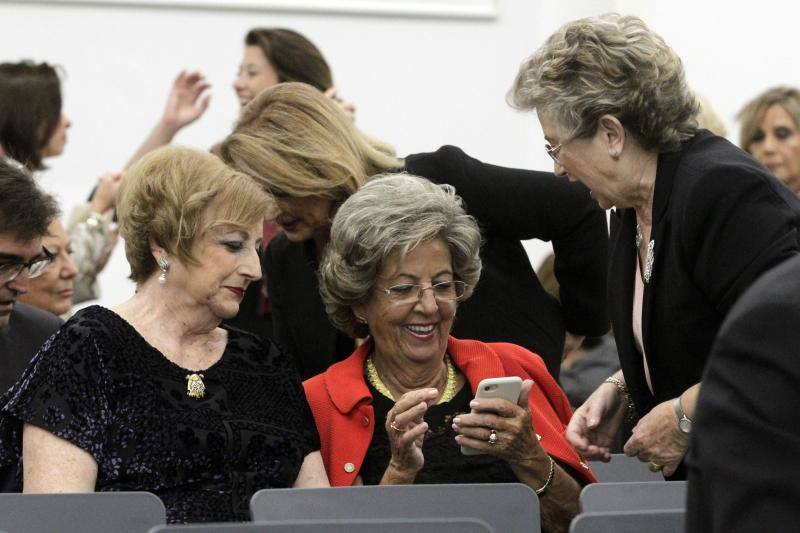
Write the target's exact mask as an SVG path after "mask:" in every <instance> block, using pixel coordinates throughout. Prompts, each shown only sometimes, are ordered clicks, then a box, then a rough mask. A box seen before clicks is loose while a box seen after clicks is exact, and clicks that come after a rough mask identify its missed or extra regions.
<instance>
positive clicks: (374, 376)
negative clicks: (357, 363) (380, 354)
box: [367, 354, 456, 403]
mask: <svg viewBox="0 0 800 533" xmlns="http://www.w3.org/2000/svg"><path fill="white" fill-rule="evenodd" d="M444 364H445V366H446V367H447V383H446V384H445V386H444V392H442V397H441V398H439V401H438V402H436V403H447V402H449V401H450V400H452V399H453V397H454V396H455V395H456V367H455V366H454V365H453V361H451V360H450V356H449V355H447V354H444ZM367 379H368V380H369V382H370V384H371V385H372V386H373V387H375V390H377V391H378V392H380V393H381V394H382V395H384V396H386V397H387V398H389V399H390V400H392V401H394V397H393V396H392V393H391V392H389V389H388V388H387V387H386V385H384V384H383V381H381V378H380V376H379V375H378V370H377V369H376V368H375V363H373V362H372V355H370V356H369V357H368V358H367Z"/></svg>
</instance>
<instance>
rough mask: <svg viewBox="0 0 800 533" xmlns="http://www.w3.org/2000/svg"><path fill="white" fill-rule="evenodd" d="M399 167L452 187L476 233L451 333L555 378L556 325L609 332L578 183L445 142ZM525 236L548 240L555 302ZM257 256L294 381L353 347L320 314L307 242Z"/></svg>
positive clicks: (598, 257) (601, 222) (602, 233)
mask: <svg viewBox="0 0 800 533" xmlns="http://www.w3.org/2000/svg"><path fill="white" fill-rule="evenodd" d="M405 163H406V171H407V172H410V173H412V174H416V175H419V176H423V177H425V178H428V179H430V180H431V181H434V182H437V183H447V184H450V185H453V186H454V187H455V189H456V192H457V193H458V194H459V195H460V196H461V198H462V199H463V200H464V203H465V205H466V209H467V212H468V213H469V214H470V215H472V216H474V217H475V218H476V219H477V221H478V224H479V225H480V226H481V229H482V231H483V237H484V241H485V242H484V245H483V248H482V250H481V258H482V260H483V271H482V273H481V279H480V281H479V283H478V285H477V287H476V288H475V291H474V293H473V295H472V297H471V298H470V299H469V300H467V301H465V302H463V303H462V304H460V305H459V308H458V313H457V315H456V320H455V324H454V327H453V335H455V336H456V337H459V338H465V339H477V340H481V341H484V342H493V341H506V342H512V343H514V344H519V345H521V346H524V347H525V348H528V349H529V350H531V351H533V352H536V353H538V354H539V355H541V356H542V358H543V359H544V360H545V362H546V363H547V366H548V370H550V372H551V374H553V376H555V377H557V376H558V369H559V366H560V363H561V353H562V351H563V345H564V332H565V329H566V330H568V331H570V332H572V333H576V334H582V335H590V336H598V335H602V334H604V333H605V332H606V331H608V327H609V324H608V317H607V312H606V300H605V279H606V265H607V263H606V260H607V246H608V239H607V235H608V234H607V226H606V218H605V213H604V212H603V211H602V210H601V209H600V208H599V207H598V206H597V205H596V204H595V202H593V201H592V200H591V199H590V197H589V193H588V190H587V189H586V188H585V187H584V186H583V185H580V184H578V183H569V182H568V181H567V180H566V179H562V178H557V177H556V176H554V175H553V174H552V173H549V172H535V171H530V170H518V169H511V168H504V167H498V166H494V165H487V164H485V163H482V162H480V161H478V160H477V159H473V158H472V157H469V156H468V155H467V154H465V153H464V152H463V151H461V150H460V149H459V148H456V147H453V146H444V147H442V148H440V149H439V150H437V151H436V152H432V153H426V154H416V155H411V156H408V157H407V158H406V160H405ZM534 238H536V239H541V240H545V241H552V242H553V248H554V250H555V255H556V261H555V274H556V277H557V278H558V280H559V282H560V284H561V304H559V303H558V302H557V301H556V300H555V299H554V298H552V297H551V296H550V295H548V294H547V293H546V292H545V290H544V289H543V288H542V286H541V284H540V283H539V280H538V278H537V277H536V273H535V272H534V270H533V268H532V267H531V265H530V261H529V260H528V256H527V254H526V253H525V250H524V248H523V247H522V244H521V243H520V240H525V239H534ZM266 259H267V261H266V268H267V280H268V284H269V285H268V288H269V295H270V298H271V301H272V305H273V308H272V313H273V325H274V334H275V340H276V341H277V342H278V344H280V345H281V346H282V347H283V348H284V349H286V350H288V352H289V353H291V354H293V355H294V357H295V359H296V361H297V363H298V368H299V370H300V373H301V375H302V376H303V378H307V377H310V376H313V375H315V374H317V373H319V372H321V371H323V370H325V369H326V368H327V367H328V366H329V365H330V364H331V363H333V362H335V361H337V360H341V359H343V358H344V357H346V356H348V355H350V352H351V351H352V346H353V345H352V342H350V344H349V345H348V344H347V343H346V342H345V341H343V336H342V335H341V334H337V332H336V330H335V329H334V328H333V326H332V325H331V324H330V323H329V321H328V319H327V317H326V315H325V311H324V308H323V306H322V301H321V299H320V297H319V293H318V285H317V280H316V277H315V273H314V272H315V265H314V261H313V255H312V249H311V248H309V245H308V244H304V243H290V242H289V241H288V240H287V239H286V237H285V236H284V235H280V236H278V237H276V238H275V239H273V241H272V243H270V245H269V248H268V251H267V257H266ZM337 347H338V350H339V351H338V352H337V351H336V350H337ZM343 351H344V352H345V353H342V352H343Z"/></svg>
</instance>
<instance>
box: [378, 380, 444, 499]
mask: <svg viewBox="0 0 800 533" xmlns="http://www.w3.org/2000/svg"><path fill="white" fill-rule="evenodd" d="M438 396H439V391H437V390H436V389H419V390H413V391H409V392H407V393H405V394H403V395H402V396H401V397H400V399H399V400H397V402H395V404H394V407H392V408H391V409H390V410H389V413H388V414H387V415H386V434H387V435H388V436H389V445H390V447H391V450H392V458H391V460H390V462H389V466H388V468H387V469H386V470H387V472H386V474H385V475H384V479H386V477H387V476H389V477H390V478H391V479H392V480H395V481H396V482H406V483H411V482H413V480H414V477H415V476H416V475H417V472H419V471H420V470H421V469H422V466H423V465H424V464H425V457H424V456H423V454H422V441H423V439H424V437H425V432H426V431H428V424H427V422H425V420H424V416H425V412H426V411H427V410H428V406H429V405H431V404H432V403H434V402H435V401H436V398H437V397H438ZM390 471H391V472H390Z"/></svg>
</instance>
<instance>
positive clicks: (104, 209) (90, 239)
mask: <svg viewBox="0 0 800 533" xmlns="http://www.w3.org/2000/svg"><path fill="white" fill-rule="evenodd" d="M71 125H72V121H71V120H70V119H69V117H67V116H66V115H65V114H64V113H63V112H62V97H61V79H60V77H59V75H58V71H57V70H56V68H55V67H53V66H51V65H49V64H47V63H33V62H30V61H22V62H20V63H2V64H0V146H2V151H3V152H4V153H5V157H6V158H9V159H11V160H13V161H16V162H17V163H18V164H20V165H22V166H23V167H25V169H27V171H28V172H30V173H35V172H39V171H42V170H44V169H45V168H46V166H45V164H44V161H45V159H47V158H51V157H57V156H59V155H61V153H62V152H63V151H64V147H65V146H66V144H67V130H68V129H69V128H70V126H71ZM121 179H122V174H121V173H113V172H108V173H106V174H104V175H103V176H102V177H101V178H100V179H99V183H98V185H97V187H96V189H95V190H94V192H93V194H92V197H91V200H90V201H89V202H87V203H86V204H83V205H80V206H78V207H76V208H75V210H74V211H73V213H72V214H71V215H70V217H69V222H68V224H67V233H68V234H69V236H70V239H71V241H72V244H71V246H72V250H73V255H72V260H73V261H74V263H75V265H76V266H77V268H78V273H77V275H76V276H75V280H74V284H75V286H74V292H73V295H72V302H73V303H80V302H82V301H85V300H91V299H95V298H97V297H98V295H99V288H98V285H97V275H98V274H99V273H100V272H101V271H102V270H103V268H105V265H106V263H107V262H108V259H109V256H110V255H111V252H112V250H113V249H114V245H115V244H116V242H117V231H116V227H115V225H114V224H112V220H111V219H112V216H113V209H114V207H115V205H116V202H117V191H118V189H119V185H120V182H121Z"/></svg>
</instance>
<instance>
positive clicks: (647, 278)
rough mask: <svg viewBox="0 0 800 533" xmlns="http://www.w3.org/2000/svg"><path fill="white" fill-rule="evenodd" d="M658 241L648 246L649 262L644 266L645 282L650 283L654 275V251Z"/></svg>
mask: <svg viewBox="0 0 800 533" xmlns="http://www.w3.org/2000/svg"><path fill="white" fill-rule="evenodd" d="M655 246H656V241H650V242H649V243H648V244H647V260H646V261H645V264H644V282H645V283H650V276H651V275H652V274H653V250H654V249H655Z"/></svg>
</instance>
